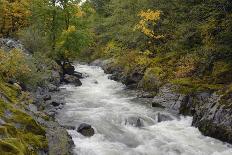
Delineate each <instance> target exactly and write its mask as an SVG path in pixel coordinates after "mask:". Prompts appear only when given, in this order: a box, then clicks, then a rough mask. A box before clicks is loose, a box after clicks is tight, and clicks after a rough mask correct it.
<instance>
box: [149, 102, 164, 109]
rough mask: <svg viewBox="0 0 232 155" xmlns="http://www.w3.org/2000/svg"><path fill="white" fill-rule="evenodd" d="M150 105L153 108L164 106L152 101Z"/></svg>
mask: <svg viewBox="0 0 232 155" xmlns="http://www.w3.org/2000/svg"><path fill="white" fill-rule="evenodd" d="M151 106H152V107H155V108H165V107H164V106H162V105H161V104H159V103H157V102H153V103H152V104H151Z"/></svg>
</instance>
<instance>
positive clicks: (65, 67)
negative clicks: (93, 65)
mask: <svg viewBox="0 0 232 155" xmlns="http://www.w3.org/2000/svg"><path fill="white" fill-rule="evenodd" d="M63 72H64V74H68V75H73V74H74V72H75V67H74V66H72V65H71V63H66V64H64V65H63Z"/></svg>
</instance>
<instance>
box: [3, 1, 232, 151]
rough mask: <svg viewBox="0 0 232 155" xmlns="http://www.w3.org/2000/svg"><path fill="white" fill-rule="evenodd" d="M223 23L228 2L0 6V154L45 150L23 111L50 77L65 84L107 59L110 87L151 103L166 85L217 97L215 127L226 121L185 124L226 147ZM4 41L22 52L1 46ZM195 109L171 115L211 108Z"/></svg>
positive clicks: (230, 10)
mask: <svg viewBox="0 0 232 155" xmlns="http://www.w3.org/2000/svg"><path fill="white" fill-rule="evenodd" d="M231 25H232V1H231V0H170V1H167V0H86V1H81V0H0V47H1V48H0V154H1V152H3V153H5V154H7V152H11V154H19V155H23V154H39V153H38V150H45V151H44V152H45V153H47V152H49V151H48V149H47V148H48V145H49V142H48V138H47V137H46V128H48V127H44V125H43V124H41V123H39V122H38V120H37V119H35V117H37V114H36V115H35V116H34V115H33V116H31V115H32V114H30V113H28V112H25V111H27V110H25V109H26V107H25V106H26V105H29V104H32V103H33V99H32V96H33V95H31V94H33V92H36V91H37V89H38V87H41V88H42V87H47V86H48V85H49V84H50V83H51V82H54V81H55V80H54V79H55V78H54V77H53V75H54V71H55V72H58V74H59V76H58V78H59V77H60V79H61V81H62V80H63V81H65V80H66V81H68V80H67V79H65V78H66V77H65V74H66V73H67V74H68V72H69V70H70V68H71V70H72V67H73V66H72V65H73V64H75V63H76V62H84V63H91V62H93V61H94V60H102V61H104V60H107V61H108V62H110V63H108V64H107V67H105V68H107V69H105V72H107V73H110V74H112V75H113V77H112V78H113V79H114V80H116V81H121V82H122V83H123V84H125V85H127V86H130V87H131V88H132V89H136V90H141V91H143V92H148V93H149V94H151V96H152V97H155V96H156V95H157V94H159V91H160V89H161V88H162V87H163V86H166V85H167V84H171V85H174V86H175V92H176V93H180V94H183V95H186V96H190V97H192V96H194V95H195V94H199V93H202V92H207V93H210V94H213V93H216V94H218V95H220V101H219V102H220V105H218V107H217V108H216V109H220V108H221V107H222V109H223V108H225V109H223V110H222V112H221V113H222V114H220V118H218V119H217V120H219V122H220V120H224V119H227V120H228V122H226V123H225V124H223V123H222V125H221V126H220V125H218V124H217V123H216V124H215V122H217V121H214V120H212V121H211V120H207V121H205V122H204V123H203V124H200V123H198V124H197V123H196V125H194V123H193V126H196V127H198V128H199V130H200V131H201V132H202V133H203V134H204V135H207V136H210V137H214V138H217V139H220V140H222V141H224V142H228V143H232V127H231V125H232V116H231V113H230V112H231V110H232V26H231ZM5 38H7V39H9V38H10V39H14V40H19V41H20V43H21V44H22V45H23V46H24V48H23V50H22V49H16V48H8V47H4V41H3V40H4V39H5ZM103 69H104V67H103ZM73 72H74V71H73ZM56 78H57V77H56ZM60 79H59V80H60ZM58 83H59V82H58ZM192 100H193V101H192V102H194V101H195V96H194V97H193V99H192ZM9 103H11V104H9ZM187 106H188V105H186V106H184V107H187ZM17 107H20V108H21V109H24V110H19V109H18V108H17ZM39 107H40V106H39ZM211 107H213V105H212V106H211ZM191 108H192V107H191ZM198 108H199V106H198ZM6 109H8V110H7V111H11V112H10V115H12V117H8V116H7V115H6ZM38 109H41V110H43V109H44V108H41V107H40V108H38ZM193 109H194V108H193ZM196 109H197V108H195V110H192V109H191V112H189V111H188V110H185V109H182V112H180V113H181V114H184V115H185V114H186V115H189V114H190V113H191V114H190V115H192V116H193V119H194V120H195V121H199V120H200V117H203V114H202V113H204V112H206V111H207V110H210V109H209V108H207V110H205V111H204V109H203V108H202V109H200V112H199V113H198V112H197V111H198V109H197V110H196ZM212 109H213V108H212ZM193 111H194V114H192V113H193ZM41 113H43V112H40V113H39V114H38V115H40V116H39V117H41V118H43V119H44V120H49V119H50V118H49V117H50V116H47V115H46V113H43V114H41ZM209 113H210V112H209ZM229 113H230V115H229ZM198 114H199V116H198ZM223 114H225V116H224V115H223ZM196 115H197V116H198V117H197V116H196ZM215 115H216V114H215ZM218 115H219V114H218ZM215 117H216V116H215ZM218 117H219V116H218ZM17 121H18V122H17ZM52 121H53V120H52ZM212 122H213V123H212ZM17 123H19V124H24V128H17V127H15V124H17ZM206 124H207V125H206ZM21 126H22V125H21ZM2 137H3V138H2ZM5 154H3V155H5ZM49 154H52V153H51V152H50V153H49ZM61 154H62V153H61ZM64 154H65V153H64Z"/></svg>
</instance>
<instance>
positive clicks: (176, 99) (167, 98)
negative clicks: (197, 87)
mask: <svg viewBox="0 0 232 155" xmlns="http://www.w3.org/2000/svg"><path fill="white" fill-rule="evenodd" d="M174 90H175V86H173V85H171V84H166V85H164V86H163V87H161V88H160V89H159V92H158V94H157V95H156V96H155V97H154V98H153V103H152V106H158V107H160V106H159V105H161V106H163V107H165V108H167V109H170V110H173V111H175V112H177V113H180V107H181V105H182V104H186V103H187V102H188V96H187V95H183V94H180V93H177V92H175V91H174Z"/></svg>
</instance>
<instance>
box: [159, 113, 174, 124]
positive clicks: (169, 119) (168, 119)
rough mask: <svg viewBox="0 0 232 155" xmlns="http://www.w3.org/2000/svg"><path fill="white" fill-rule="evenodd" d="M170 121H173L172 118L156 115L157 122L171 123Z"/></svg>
mask: <svg viewBox="0 0 232 155" xmlns="http://www.w3.org/2000/svg"><path fill="white" fill-rule="evenodd" d="M172 120H173V118H172V117H171V116H169V115H166V114H161V113H158V114H157V121H158V122H164V121H172Z"/></svg>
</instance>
